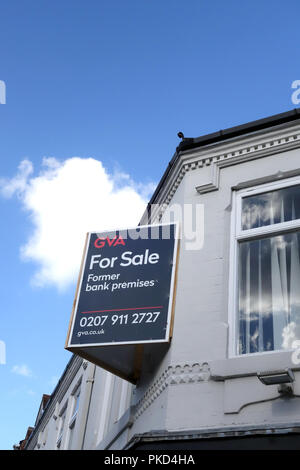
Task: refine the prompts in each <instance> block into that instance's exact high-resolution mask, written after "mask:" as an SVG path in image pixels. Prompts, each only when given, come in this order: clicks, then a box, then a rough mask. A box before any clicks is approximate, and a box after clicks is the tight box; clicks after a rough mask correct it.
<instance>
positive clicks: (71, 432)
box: [68, 386, 80, 449]
mask: <svg viewBox="0 0 300 470" xmlns="http://www.w3.org/2000/svg"><path fill="white" fill-rule="evenodd" d="M79 399H80V386H77V388H76V389H75V391H74V393H73V409H72V415H71V419H70V421H69V443H68V448H69V449H72V446H73V441H74V429H75V424H76V418H77V413H78V408H79Z"/></svg>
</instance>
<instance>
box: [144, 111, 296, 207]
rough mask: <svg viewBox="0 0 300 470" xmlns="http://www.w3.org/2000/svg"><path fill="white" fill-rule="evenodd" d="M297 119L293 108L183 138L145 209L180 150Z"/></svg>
mask: <svg viewBox="0 0 300 470" xmlns="http://www.w3.org/2000/svg"><path fill="white" fill-rule="evenodd" d="M297 119H300V108H295V109H293V110H291V111H287V112H285V113H280V114H275V115H273V116H269V117H267V118H263V119H258V120H256V121H251V122H248V123H246V124H241V125H239V126H234V127H229V128H228V129H224V130H220V131H218V132H213V133H212V134H206V135H204V136H201V137H195V138H183V139H182V141H181V142H180V144H179V145H178V147H177V148H176V151H175V153H174V155H173V157H172V159H171V160H170V162H169V164H168V167H167V169H166V171H165V172H164V174H163V176H162V178H161V180H160V181H159V183H158V185H157V188H156V189H155V191H154V193H153V196H152V197H151V199H150V201H149V203H148V206H147V211H148V213H149V211H150V205H151V204H154V203H155V200H156V198H157V196H158V194H159V192H160V190H161V188H162V187H163V185H164V183H165V181H166V179H167V177H168V175H169V174H170V172H171V169H172V168H173V166H174V165H175V163H176V162H177V160H178V158H179V154H180V152H183V151H186V150H191V149H195V148H198V147H204V146H205V145H210V144H215V143H218V142H223V141H226V140H228V139H232V138H234V137H239V136H241V135H245V134H249V133H251V132H257V131H260V130H263V129H268V128H270V127H274V126H278V125H280V124H285V123H287V122H293V121H296V120H297Z"/></svg>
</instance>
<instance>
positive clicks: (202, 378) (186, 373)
mask: <svg viewBox="0 0 300 470" xmlns="http://www.w3.org/2000/svg"><path fill="white" fill-rule="evenodd" d="M209 379H210V367H209V365H208V363H207V362H203V363H202V364H200V363H199V362H194V363H191V364H187V363H185V364H176V365H173V366H172V365H170V366H168V367H167V369H165V371H164V372H163V373H162V374H161V375H160V376H159V378H158V379H157V380H156V381H155V382H154V383H153V384H152V385H151V386H150V387H149V388H148V390H147V392H146V393H145V394H144V396H143V397H142V398H141V399H140V401H139V402H138V403H137V405H136V413H135V416H134V421H135V420H137V419H138V418H139V417H140V416H141V415H142V414H143V413H144V411H145V410H146V409H147V408H148V407H149V406H150V405H151V404H152V403H153V402H154V401H155V400H156V398H158V397H159V395H160V394H161V393H162V392H163V391H164V390H165V389H166V388H167V387H168V386H170V385H171V386H172V385H181V384H195V383H198V382H207V381H208V380H209Z"/></svg>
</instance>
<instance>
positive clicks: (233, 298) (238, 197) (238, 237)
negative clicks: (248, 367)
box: [228, 176, 300, 358]
mask: <svg viewBox="0 0 300 470" xmlns="http://www.w3.org/2000/svg"><path fill="white" fill-rule="evenodd" d="M295 185H300V177H299V176H297V177H293V178H287V179H282V180H280V181H273V182H271V183H265V184H260V185H257V186H253V187H250V188H245V189H240V190H238V191H233V195H232V214H231V227H230V232H231V236H230V240H231V241H230V255H229V259H230V265H229V302H228V323H229V335H228V356H229V357H230V358H231V357H245V356H248V357H249V356H254V355H258V354H260V355H261V354H273V353H277V354H278V352H282V350H278V349H276V350H274V351H259V352H256V353H247V354H239V353H238V332H239V327H238V325H239V316H238V275H239V273H238V245H239V242H241V241H243V240H255V239H257V238H259V237H261V236H271V235H277V234H281V233H287V232H289V231H292V230H295V229H300V219H296V220H291V221H288V222H282V223H277V224H272V225H266V226H263V227H257V228H252V229H249V230H242V199H243V198H245V197H247V196H254V195H255V194H262V193H267V192H270V191H275V190H278V189H282V188H286V187H290V186H295ZM285 351H287V350H285Z"/></svg>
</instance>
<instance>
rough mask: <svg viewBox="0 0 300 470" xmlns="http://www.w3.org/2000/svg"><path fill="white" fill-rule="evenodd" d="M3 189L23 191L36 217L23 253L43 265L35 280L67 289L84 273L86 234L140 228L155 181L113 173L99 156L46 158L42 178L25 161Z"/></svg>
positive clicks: (26, 205)
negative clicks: (137, 226) (81, 269)
mask: <svg viewBox="0 0 300 470" xmlns="http://www.w3.org/2000/svg"><path fill="white" fill-rule="evenodd" d="M0 189H1V193H2V195H3V196H4V197H11V196H13V195H14V194H17V195H18V197H19V198H20V200H21V203H22V206H23V208H24V209H25V210H26V211H27V212H28V213H29V214H30V216H31V220H32V223H33V232H32V233H31V235H30V236H29V238H28V240H27V241H26V242H25V244H24V245H23V246H22V247H21V256H22V259H24V260H30V261H34V262H35V263H36V264H37V270H36V272H35V273H34V276H33V278H32V282H33V284H34V285H36V286H41V287H43V286H46V285H55V286H57V287H58V288H59V289H63V288H65V287H67V286H68V285H69V284H70V283H72V282H73V281H74V280H75V279H76V277H77V275H78V269H79V265H80V260H81V254H82V250H83V244H84V240H85V234H86V232H88V231H94V230H95V231H96V230H97V231H103V230H110V229H115V228H118V227H119V228H124V227H127V226H128V227H132V226H135V225H136V224H137V223H138V222H139V219H140V217H141V215H142V213H143V211H144V209H145V206H146V202H147V199H148V197H149V195H150V193H151V192H152V191H153V189H154V185H153V184H152V183H150V185H149V184H147V185H142V184H141V183H135V182H134V181H133V180H132V179H131V178H130V176H129V175H127V174H124V173H122V172H121V171H118V172H117V173H115V174H109V173H108V172H107V170H106V169H105V168H104V167H103V165H102V163H101V162H100V161H98V160H95V159H93V158H88V159H83V158H79V157H74V158H69V159H67V160H65V161H62V162H61V161H59V160H57V159H56V158H44V160H43V167H42V170H41V171H40V173H39V174H38V175H37V176H34V175H33V165H32V163H31V162H30V161H29V160H24V161H22V162H21V164H20V165H19V168H18V173H17V175H16V176H14V177H13V178H11V179H9V180H4V179H2V180H0Z"/></svg>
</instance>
